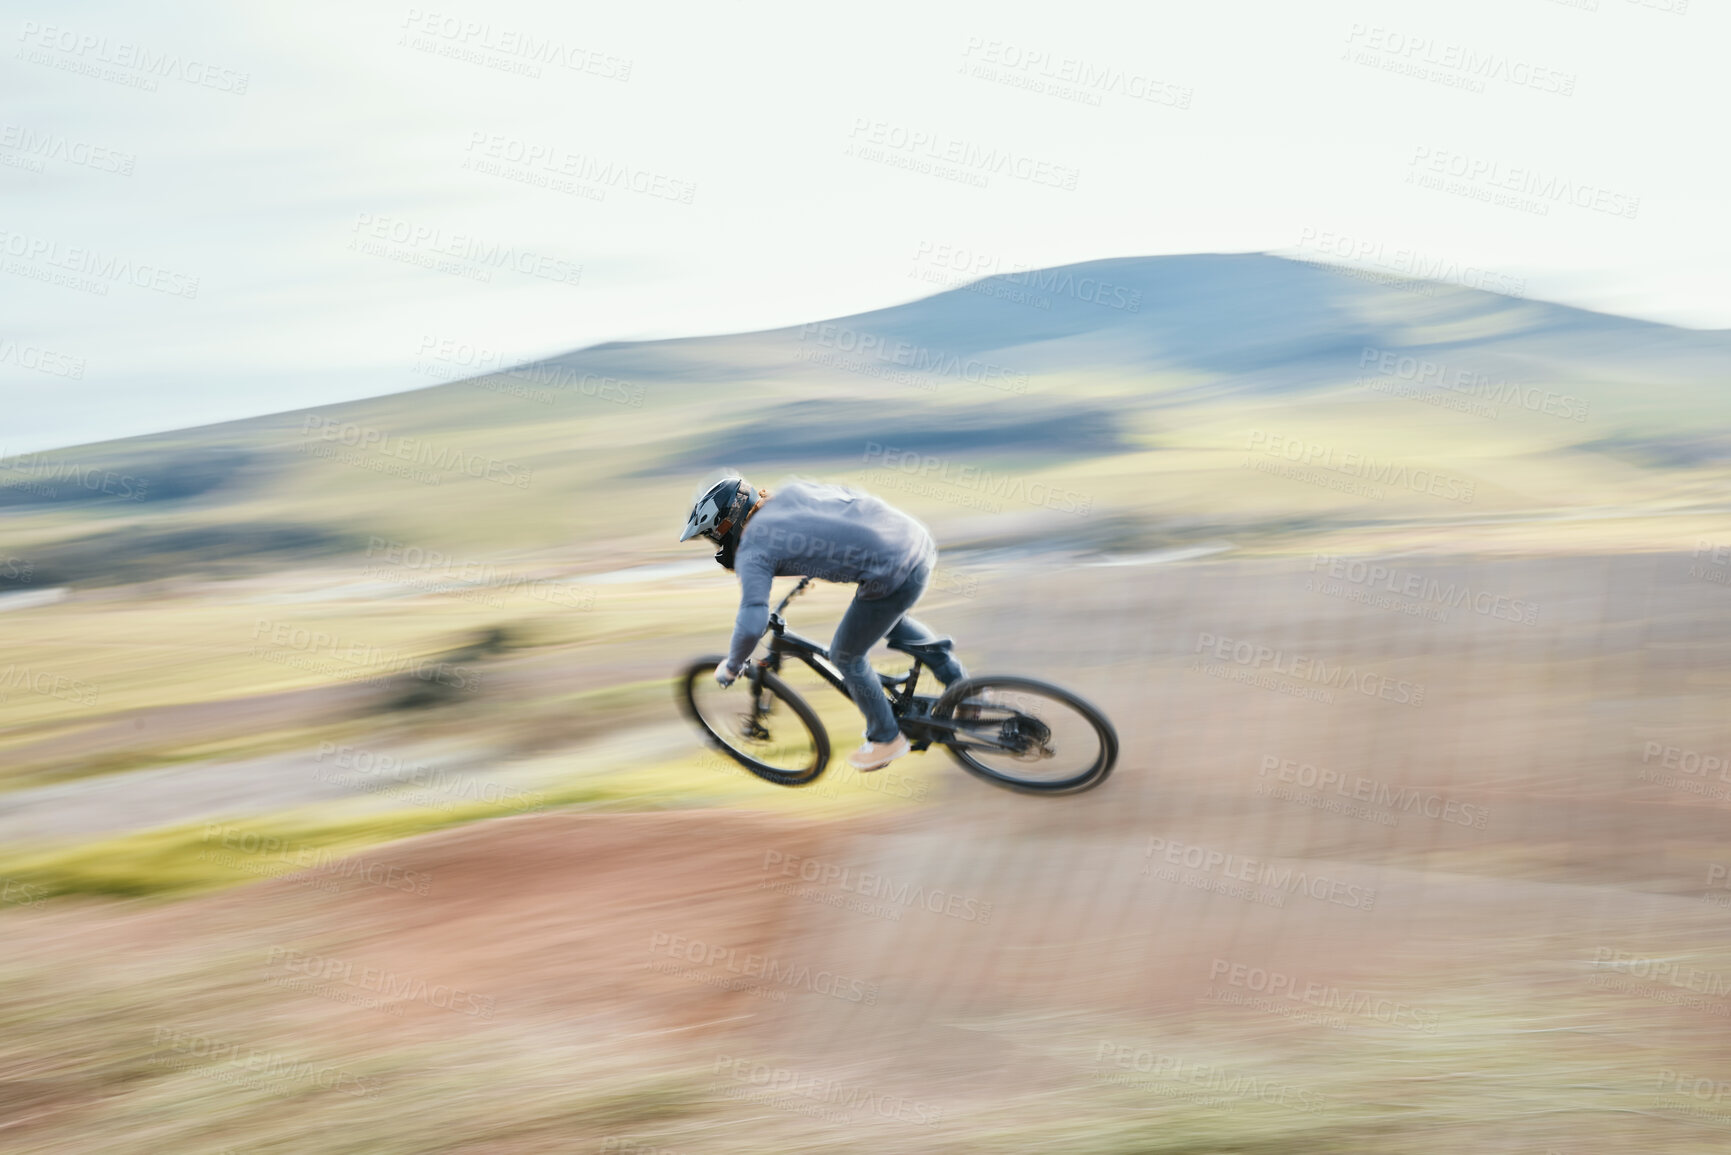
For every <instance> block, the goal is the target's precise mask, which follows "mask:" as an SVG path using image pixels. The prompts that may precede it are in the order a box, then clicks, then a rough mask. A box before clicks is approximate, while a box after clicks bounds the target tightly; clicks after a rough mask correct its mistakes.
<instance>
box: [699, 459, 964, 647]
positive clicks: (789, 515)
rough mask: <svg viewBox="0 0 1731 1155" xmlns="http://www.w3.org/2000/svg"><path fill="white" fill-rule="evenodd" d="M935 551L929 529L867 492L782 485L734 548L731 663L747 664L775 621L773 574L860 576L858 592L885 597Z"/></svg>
mask: <svg viewBox="0 0 1731 1155" xmlns="http://www.w3.org/2000/svg"><path fill="white" fill-rule="evenodd" d="M937 554H938V547H937V543H936V542H934V541H933V540H932V535H931V531H930V530H928V529H926V527H925V526H924V525H922V524H920V523H919V522H918V521H917V520H915V519H914V518H912V517H909V516H908V515H907V514H905V513H903V512H902V511H901V510H899V509H897V508H895V507H894V506H892V505H890V504H889V503H888V502H886V501H883V500H881V499H879V498H876V497H873V496H872V495H871V494H869V493H862V492H861V491H859V490H857V489H853V488H851V487H849V486H845V485H827V484H824V483H822V482H816V481H790V482H787V483H785V484H783V485H782V486H781V487H780V488H778V489H775V490H772V491H771V493H770V496H769V499H768V500H767V501H765V502H764V503H763V504H762V505H761V506H760V507H759V508H758V510H757V512H756V513H754V514H753V515H752V516H751V520H749V521H748V522H746V525H745V532H744V533H742V534H741V535H740V538H739V547H738V548H737V549H736V550H735V551H734V555H733V572H734V573H736V574H738V575H739V618H738V620H737V621H736V622H735V623H734V627H733V646H732V648H731V649H730V650H729V652H728V665H730V666H732V667H733V668H734V669H736V670H737V669H740V668H741V667H743V666H744V665H745V661H746V659H747V658H749V657H750V656H751V651H752V650H753V649H755V648H756V646H757V641H758V639H759V638H760V637H762V636H763V631H764V628H765V627H766V626H768V625H769V588H770V583H771V582H772V581H773V580H774V579H775V578H777V577H786V576H790V575H796V574H797V575H799V576H802V577H814V578H817V579H819V580H821V581H829V582H855V583H858V585H859V587H860V588H859V594H858V596H859V597H862V598H881V597H883V596H885V595H886V594H890V593H893V592H894V591H895V590H896V588H897V587H898V586H900V585H901V584H902V582H904V581H906V580H907V577H908V575H909V574H910V573H912V572H913V571H914V568H915V567H916V566H918V565H919V564H920V563H921V562H923V561H930V560H932V559H934V558H936V557H937Z"/></svg>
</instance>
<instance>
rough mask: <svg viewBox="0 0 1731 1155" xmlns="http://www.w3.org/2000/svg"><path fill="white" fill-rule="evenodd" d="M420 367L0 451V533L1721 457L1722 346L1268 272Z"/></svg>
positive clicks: (439, 517)
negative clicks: (476, 372)
mask: <svg viewBox="0 0 1731 1155" xmlns="http://www.w3.org/2000/svg"><path fill="white" fill-rule="evenodd" d="M422 368H423V371H425V372H427V373H428V374H429V376H431V377H433V378H435V379H439V378H450V380H447V381H446V382H445V383H442V384H436V385H433V386H430V387H428V388H426V389H422V390H416V391H413V392H409V393H398V394H392V395H389V396H383V397H377V398H372V399H368V400H363V401H356V402H350V403H347V404H342V405H333V406H327V407H322V408H320V409H318V410H316V411H294V412H289V413H283V414H275V415H271V416H266V417H258V418H251V419H248V420H244V421H235V422H228V423H225V424H221V425H212V426H206V427H202V428H196V429H187V430H181V431H177V432H175V433H170V434H160V435H154V436H149V437H138V438H130V439H127V440H123V441H115V442H109V443H105V444H100V445H91V446H83V447H78V448H75V449H69V450H64V451H59V452H56V453H51V454H43V455H35V456H32V457H28V458H14V459H10V460H8V461H5V462H0V525H4V527H5V528H6V530H7V531H8V535H9V537H10V539H11V540H13V541H15V542H17V543H19V548H21V549H22V548H27V549H28V550H30V551H32V552H33V553H34V554H36V555H37V556H39V557H40V558H41V562H42V566H43V570H42V572H53V573H56V574H58V575H60V576H61V577H62V578H64V580H67V581H72V582H92V581H120V580H134V579H137V578H140V577H149V576H163V575H172V574H175V573H183V572H195V571H197V572H204V571H215V572H221V571H227V570H232V569H235V568H236V567H239V568H240V569H242V570H245V569H247V568H248V567H252V568H257V567H259V566H269V567H276V566H282V565H285V564H292V563H293V561H294V560H295V559H308V558H318V557H330V556H340V555H346V554H352V553H353V552H354V551H355V550H357V549H360V548H362V547H363V546H364V544H365V543H366V542H368V541H371V540H374V539H377V538H381V537H383V538H388V539H393V540H395V539H404V538H413V539H414V540H417V541H425V542H429V543H441V542H442V543H448V544H451V545H452V546H453V547H455V546H457V545H461V546H462V547H464V548H469V549H479V550H485V551H495V550H527V551H537V550H540V551H546V550H552V551H561V550H565V551H569V550H571V549H574V548H578V546H577V545H574V544H573V543H581V547H582V548H585V549H590V550H592V551H595V552H600V553H602V554H606V553H607V552H608V551H607V550H605V549H600V548H599V547H600V546H601V544H602V543H609V542H610V543H615V544H614V545H613V546H612V547H609V548H610V549H611V550H612V552H615V553H618V554H620V555H621V556H623V555H626V554H629V555H631V556H636V555H637V554H639V553H643V552H644V551H648V553H650V554H652V555H653V554H654V553H655V552H656V551H657V550H659V549H661V548H662V547H661V546H660V545H657V544H656V543H658V542H659V540H660V538H659V536H658V534H657V532H656V531H658V530H659V529H662V528H664V526H665V523H666V522H667V520H668V518H669V517H670V516H671V515H670V514H669V513H668V510H669V509H670V508H672V507H674V506H677V505H679V504H681V503H682V502H683V501H684V500H685V497H686V491H687V490H688V489H689V487H690V485H691V483H692V477H693V476H694V475H695V474H699V473H701V472H703V471H704V470H705V469H707V468H709V467H712V466H715V465H720V464H733V465H739V466H745V467H749V468H751V469H752V471H753V473H754V474H763V475H767V477H769V478H771V479H772V478H773V477H774V476H778V475H779V473H780V472H782V471H793V472H800V473H806V474H815V475H822V476H832V477H839V478H842V479H848V480H853V481H855V482H857V483H860V484H864V485H867V487H868V488H869V487H871V486H873V485H877V486H880V487H881V486H884V485H892V486H894V487H899V489H898V493H897V494H896V495H892V496H893V497H894V499H895V500H898V501H901V502H903V503H904V504H906V505H907V506H908V507H909V508H911V509H915V510H916V511H918V512H919V513H920V514H921V515H922V516H925V517H927V518H928V519H930V520H931V521H932V522H933V523H934V525H936V526H938V527H940V528H942V527H944V526H963V525H969V526H971V525H973V524H974V523H976V522H978V521H979V520H980V518H981V517H983V516H987V515H999V516H1001V515H1006V514H1011V513H1014V514H1017V515H1019V516H1020V515H1029V516H1033V515H1038V516H1041V517H1044V516H1047V515H1048V514H1049V513H1050V509H1049V508H1047V509H1041V508H1038V505H1039V503H1037V502H1034V503H1030V502H1029V501H1027V500H1025V499H1022V498H1009V499H1000V498H1001V497H1002V495H1001V494H993V493H985V492H976V489H977V488H978V487H979V486H980V485H981V484H982V483H979V482H978V481H977V478H978V477H979V476H981V474H982V472H983V473H984V475H985V476H987V477H989V478H996V479H1002V478H1003V477H1005V476H1010V477H1012V478H1013V479H1014V480H1015V482H1016V486H1015V487H1014V488H1015V489H1016V490H1017V491H1018V492H1019V491H1023V490H1027V489H1028V488H1029V487H1030V486H1036V485H1044V486H1046V487H1047V489H1046V490H1041V492H1047V491H1049V489H1050V487H1051V486H1053V485H1059V486H1061V487H1063V488H1064V489H1065V490H1067V491H1070V492H1074V493H1084V492H1085V493H1086V494H1088V495H1089V497H1090V508H1092V509H1093V510H1094V511H1095V515H1096V516H1095V520H1093V521H1092V522H1090V523H1088V524H1089V525H1091V526H1096V527H1097V526H1101V525H1111V524H1120V523H1127V524H1133V525H1136V526H1140V527H1142V528H1141V529H1138V530H1136V533H1137V534H1140V535H1141V537H1140V538H1138V540H1144V541H1146V540H1167V538H1163V537H1161V535H1160V533H1155V532H1153V531H1151V530H1149V529H1148V527H1150V526H1155V527H1158V526H1166V527H1168V528H1170V527H1171V526H1174V525H1179V524H1197V525H1202V526H1204V527H1206V528H1208V529H1209V531H1210V532H1231V533H1233V534H1234V535H1235V536H1238V537H1245V538H1254V537H1255V536H1256V535H1257V534H1258V533H1264V532H1270V531H1271V530H1270V527H1278V526H1281V525H1287V526H1293V525H1299V524H1305V525H1314V524H1321V523H1330V524H1332V523H1335V522H1339V521H1342V520H1345V521H1352V520H1353V519H1359V520H1364V519H1367V518H1377V519H1383V520H1386V519H1388V518H1390V517H1393V518H1396V519H1398V518H1401V517H1414V518H1418V517H1423V516H1427V515H1434V514H1435V513H1436V510H1435V502H1434V501H1429V502H1428V503H1427V502H1426V501H1425V500H1420V499H1422V498H1424V497H1425V496H1426V495H1422V494H1421V495H1417V496H1416V497H1415V496H1414V495H1411V494H1404V493H1401V494H1391V495H1389V496H1391V497H1395V498H1397V499H1398V500H1396V501H1392V502H1384V501H1382V499H1380V498H1379V499H1378V500H1377V502H1376V503H1375V505H1374V506H1372V505H1371V504H1368V503H1367V502H1366V501H1365V499H1364V498H1363V496H1362V495H1360V496H1359V497H1357V498H1354V497H1353V496H1351V495H1350V494H1348V493H1345V492H1337V491H1331V489H1330V487H1329V486H1326V485H1319V484H1304V483H1297V484H1294V483H1291V481H1290V479H1288V480H1287V481H1286V482H1280V481H1275V480H1271V479H1270V478H1268V477H1266V476H1261V475H1257V474H1255V473H1254V471H1247V470H1245V469H1244V468H1242V465H1243V464H1244V452H1245V449H1246V447H1247V446H1250V447H1255V446H1257V445H1259V444H1260V445H1261V446H1263V447H1264V448H1266V446H1268V445H1270V444H1274V443H1275V442H1271V441H1269V440H1268V436H1273V437H1276V438H1277V439H1279V440H1278V443H1279V444H1288V445H1289V444H1298V443H1300V442H1302V443H1304V444H1305V445H1308V446H1310V447H1312V448H1313V449H1314V448H1315V447H1318V446H1325V447H1330V448H1338V449H1339V450H1340V451H1341V452H1342V453H1345V454H1357V455H1371V456H1375V455H1378V454H1382V455H1388V456H1389V457H1390V459H1391V460H1397V461H1399V462H1410V463H1417V464H1423V465H1424V466H1425V467H1427V468H1430V469H1432V470H1448V471H1450V473H1451V475H1458V476H1459V477H1461V478H1463V479H1467V481H1469V482H1471V483H1472V486H1476V489H1475V492H1476V494H1477V496H1476V497H1475V499H1474V510H1473V512H1475V513H1481V514H1488V515H1493V516H1505V515H1509V514H1512V513H1518V512H1519V511H1521V510H1523V509H1529V508H1532V507H1534V505H1535V503H1539V504H1543V505H1545V506H1546V507H1547V508H1550V507H1555V506H1558V505H1562V506H1570V505H1575V504H1580V505H1589V504H1597V505H1601V506H1602V505H1608V504H1613V503H1618V502H1625V501H1628V500H1631V499H1636V500H1640V501H1649V502H1650V501H1657V500H1669V501H1679V500H1680V501H1685V502H1694V503H1696V504H1698V505H1700V506H1702V508H1707V507H1709V506H1711V505H1712V503H1714V502H1717V501H1718V500H1719V496H1718V495H1719V494H1720V493H1722V492H1724V486H1723V479H1722V477H1721V472H1722V471H1723V469H1724V466H1725V465H1726V463H1727V462H1728V461H1731V435H1728V434H1727V433H1726V432H1725V431H1726V430H1728V429H1731V388H1728V386H1731V333H1728V332H1725V331H1710V332H1704V331H1695V330H1686V329H1681V328H1677V327H1674V326H1668V325H1661V324H1655V323H1651V322H1645V321H1637V320H1631V319H1628V318H1623V317H1615V316H1609V315H1605V314H1600V313H1593V312H1590V311H1587V310H1582V309H1576V308H1571V307H1567V306H1563V305H1556V304H1551V303H1547V302H1543V301H1533V300H1526V299H1522V298H1518V297H1511V296H1505V295H1501V294H1497V293H1491V292H1486V291H1482V290H1476V289H1469V288H1463V287H1460V286H1456V285H1449V284H1441V283H1436V282H1426V281H1402V280H1396V279H1391V278H1387V277H1383V276H1381V275H1379V274H1370V273H1366V272H1365V271H1363V270H1355V269H1344V268H1339V267H1333V266H1325V265H1319V264H1313V263H1307V262H1304V261H1296V260H1291V259H1287V258H1283V257H1277V256H1272V255H1267V254H1237V255H1221V254H1211V255H1194V256H1175V257H1134V258H1120V259H1114V260H1102V261H1091V262H1086V263H1082V264H1076V265H1068V266H1063V267H1060V268H1054V269H1045V270H1037V271H1030V272H1025V273H1016V274H1008V275H1000V276H992V277H986V278H984V279H981V280H978V281H975V282H972V283H969V284H966V285H961V286H958V287H955V288H951V289H948V290H946V291H943V292H939V293H937V294H936V295H933V296H930V297H926V298H923V299H920V300H915V301H910V302H907V303H905V304H900V305H895V306H892V307H889V308H884V309H878V310H874V311H871V312H867V313H861V314H857V315H854V316H849V317H840V318H833V319H830V320H822V321H813V322H812V323H810V324H806V325H799V326H791V327H788V328H782V329H775V330H767V331H762V332H755V333H741V334H732V335H725V336H712V337H695V338H685V339H678V340H664V341H651V342H615V343H609V344H603V345H597V346H593V347H590V348H586V349H579V350H575V351H573V352H571V353H568V354H565V355H563V356H559V357H554V358H549V359H547V360H545V361H542V362H537V363H534V364H530V365H524V366H517V367H514V368H511V369H507V370H503V371H500V372H494V373H489V374H486V375H483V376H480V377H464V373H465V369H464V367H463V365H462V364H461V363H459V362H458V361H457V360H456V359H451V360H441V359H440V358H439V357H438V356H437V351H435V352H434V354H433V355H431V356H429V358H428V360H427V361H426V362H425V363H424V365H423V366H422ZM459 378H460V379H459ZM1565 399H1566V400H1565ZM1258 431H1261V432H1262V433H1263V434H1264V435H1265V436H1264V439H1263V440H1262V441H1261V442H1258V441H1257V440H1256V437H1257V433H1258ZM874 446H875V447H876V448H875V449H874V448H873V447H874ZM909 455H912V456H909ZM1312 456H1314V454H1312ZM909 462H912V463H913V472H912V473H910V472H909V471H908V469H907V468H906V467H907V466H908V463H909ZM892 467H893V468H892ZM897 471H899V472H900V476H895V475H894V474H896V472H897ZM934 477H936V478H938V479H939V480H938V481H936V482H934V481H933V478H934ZM957 478H972V479H974V480H960V481H959V480H957ZM489 483H491V484H489ZM984 484H986V485H987V487H988V488H989V487H990V485H992V484H998V485H999V488H1000V489H1003V488H1005V486H1004V484H1001V483H1000V482H988V483H984ZM1463 484H1465V482H1463ZM934 486H935V488H934ZM1472 486H1469V488H1472ZM970 487H974V488H970ZM1337 488H1338V487H1337ZM1667 495H1669V496H1667ZM1444 512H1447V511H1444ZM1318 519H1321V522H1319V521H1318ZM1065 524H1066V525H1074V524H1076V520H1075V519H1074V518H1072V519H1070V520H1069V521H1068V522H1066V523H1065ZM1090 532H1093V530H1090ZM1150 535H1151V536H1150ZM1133 536H1134V535H1133ZM3 580H4V578H3V577H0V581H3Z"/></svg>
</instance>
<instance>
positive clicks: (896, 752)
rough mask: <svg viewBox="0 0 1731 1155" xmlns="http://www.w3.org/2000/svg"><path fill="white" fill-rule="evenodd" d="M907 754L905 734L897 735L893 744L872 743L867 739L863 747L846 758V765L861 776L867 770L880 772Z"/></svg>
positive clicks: (906, 737)
mask: <svg viewBox="0 0 1731 1155" xmlns="http://www.w3.org/2000/svg"><path fill="white" fill-rule="evenodd" d="M907 752H908V736H907V735H906V734H897V735H896V737H895V741H893V742H873V741H870V740H869V739H868V740H867V742H866V744H865V745H864V746H861V747H860V748H859V749H858V750H855V751H854V752H853V753H852V754H849V755H848V756H847V764H848V765H849V766H852V767H853V768H854V769H855V770H858V771H859V772H860V773H862V774H863V773H865V772H867V771H869V770H881V769H883V768H884V767H885V766H888V765H889V764H890V763H891V762H894V761H895V760H896V759H897V758H900V757H901V756H902V755H903V754H906V753H907Z"/></svg>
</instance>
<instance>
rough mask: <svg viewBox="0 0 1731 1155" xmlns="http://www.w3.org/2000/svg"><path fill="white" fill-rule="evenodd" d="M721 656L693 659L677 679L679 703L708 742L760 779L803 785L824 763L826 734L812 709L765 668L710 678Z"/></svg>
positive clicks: (822, 769) (821, 771)
mask: <svg viewBox="0 0 1731 1155" xmlns="http://www.w3.org/2000/svg"><path fill="white" fill-rule="evenodd" d="M721 660H722V659H721V655H719V654H717V655H716V656H714V657H711V658H700V659H698V660H697V661H696V662H695V663H694V664H693V665H692V666H691V667H690V668H689V669H688V670H686V671H685V675H684V677H682V678H681V679H680V680H679V688H680V692H679V702H680V705H681V706H683V707H684V708H685V712H686V714H687V715H689V716H690V718H691V720H692V721H694V722H696V723H697V726H698V729H700V730H702V731H703V733H704V735H705V736H706V737H707V738H708V739H709V741H710V744H711V745H713V746H714V747H715V748H716V749H718V750H720V751H721V752H722V753H724V754H726V755H727V756H728V757H729V758H732V759H733V760H734V761H735V762H738V763H739V764H740V765H741V766H744V767H745V768H746V769H747V770H750V771H751V772H752V773H753V774H755V775H757V776H758V777H759V778H762V779H763V780H764V781H766V782H773V783H775V784H776V785H777V786H804V785H806V784H807V783H809V782H811V781H813V780H814V779H816V778H817V776H818V775H819V774H822V773H823V771H824V767H825V766H827V765H828V764H829V733H828V731H826V730H825V729H824V728H823V723H822V722H820V721H819V720H818V716H817V713H816V711H814V710H813V709H812V708H811V706H810V705H809V704H808V703H807V702H806V700H805V699H804V698H802V697H800V696H799V695H798V694H797V693H795V692H794V691H793V690H792V689H790V688H789V687H788V685H787V684H786V683H785V682H783V681H782V680H781V679H780V678H778V677H776V676H775V675H774V674H772V673H770V672H769V671H768V670H760V671H756V673H755V676H756V678H757V681H756V682H755V683H754V682H753V681H752V677H753V672H752V671H747V672H746V673H743V674H741V675H740V676H739V679H738V680H737V681H735V682H734V683H733V685H731V686H727V687H723V686H721V685H719V684H718V683H717V682H716V680H715V667H716V666H718V665H720V664H721Z"/></svg>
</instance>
